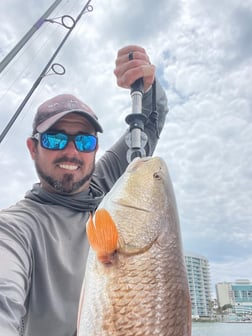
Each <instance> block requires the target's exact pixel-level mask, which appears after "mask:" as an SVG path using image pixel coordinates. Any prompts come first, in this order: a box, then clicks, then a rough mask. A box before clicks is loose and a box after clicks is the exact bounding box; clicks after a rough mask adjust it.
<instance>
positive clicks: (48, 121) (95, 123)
mask: <svg viewBox="0 0 252 336" xmlns="http://www.w3.org/2000/svg"><path fill="white" fill-rule="evenodd" d="M74 112H76V113H79V114H81V115H82V116H83V117H84V118H86V119H87V120H88V121H89V122H90V124H91V125H92V126H93V127H94V129H95V130H96V132H100V133H103V129H102V127H101V125H100V124H99V122H98V121H97V120H96V119H95V118H94V117H92V116H91V115H90V114H89V113H87V112H85V111H81V110H76V109H74V110H68V111H62V112H59V113H57V114H55V115H53V116H52V117H50V118H48V119H46V120H45V121H43V122H42V123H41V124H39V125H38V126H37V131H38V132H39V133H43V132H45V131H47V130H48V129H49V128H51V127H52V126H53V125H54V124H55V123H56V122H57V121H58V120H60V119H61V118H63V117H64V116H65V115H67V114H69V113H74Z"/></svg>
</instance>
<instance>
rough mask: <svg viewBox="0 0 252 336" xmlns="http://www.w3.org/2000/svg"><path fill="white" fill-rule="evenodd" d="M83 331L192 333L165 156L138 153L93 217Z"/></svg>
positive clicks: (94, 335)
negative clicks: (140, 154)
mask: <svg viewBox="0 0 252 336" xmlns="http://www.w3.org/2000/svg"><path fill="white" fill-rule="evenodd" d="M86 232H87V236H88V240H89V243H90V249H89V254H88V258H87V263H86V270H85V276H84V280H83V284H82V289H81V294H80V301H79V310H78V322H77V335H78V336H155V335H158V336H190V335H191V325H192V324H191V301H190V294H189V286H188V279H187V273H186V267H185V259H184V255H183V246H182V238H181V229H180V223H179V216H178V210H177V204H176V199H175V194H174V190H173V185H172V182H171V179H170V176H169V172H168V167H167V165H166V163H165V161H164V160H163V159H162V158H161V157H159V156H154V157H144V158H135V159H134V160H133V161H132V162H131V163H130V164H129V165H128V168H127V169H126V170H125V172H124V173H123V175H122V176H121V177H120V178H119V179H118V180H117V182H116V183H115V184H114V186H113V187H112V189H111V190H110V191H109V193H107V195H106V196H105V197H104V199H103V200H102V202H101V203H100V205H99V207H98V208H97V210H96V211H95V213H94V214H93V215H91V216H90V218H89V220H88V222H87V225H86Z"/></svg>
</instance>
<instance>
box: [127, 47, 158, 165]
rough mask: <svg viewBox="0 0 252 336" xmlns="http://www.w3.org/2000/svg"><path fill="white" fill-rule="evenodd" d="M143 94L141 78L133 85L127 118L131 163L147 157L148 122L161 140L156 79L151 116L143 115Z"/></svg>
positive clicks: (153, 86) (130, 56)
mask: <svg viewBox="0 0 252 336" xmlns="http://www.w3.org/2000/svg"><path fill="white" fill-rule="evenodd" d="M128 58H129V61H132V60H133V52H130V53H129V55H128ZM143 93H144V81H143V78H139V79H137V80H136V81H135V82H134V83H133V84H132V85H131V90H130V95H131V100H132V112H131V113H130V114H129V115H127V117H126V118H125V121H126V122H127V123H128V124H129V126H130V131H129V133H127V134H126V136H125V142H126V144H127V146H128V147H129V149H128V151H127V154H126V157H127V161H128V162H129V163H130V162H131V161H132V160H133V159H134V158H136V157H144V156H146V152H145V149H144V147H145V145H146V144H147V141H148V136H147V134H146V133H145V132H144V127H145V124H146V122H147V120H149V121H150V122H151V123H152V124H153V126H154V129H155V132H156V136H157V137H158V138H159V130H158V113H157V101H156V80H155V79H154V82H153V84H152V110H151V113H150V114H149V116H146V115H145V114H143V113H142V99H143Z"/></svg>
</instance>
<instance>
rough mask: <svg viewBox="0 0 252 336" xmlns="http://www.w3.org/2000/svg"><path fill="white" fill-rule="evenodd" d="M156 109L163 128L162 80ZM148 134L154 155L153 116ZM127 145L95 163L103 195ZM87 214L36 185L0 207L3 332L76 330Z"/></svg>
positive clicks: (95, 182)
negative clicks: (46, 197)
mask: <svg viewBox="0 0 252 336" xmlns="http://www.w3.org/2000/svg"><path fill="white" fill-rule="evenodd" d="M151 108H152V104H151V91H149V92H147V93H146V94H144V96H143V113H144V114H146V115H147V116H148V115H149V114H150V112H151ZM157 112H158V129H159V131H161V130H162V128H163V125H164V122H165V116H166V114H167V112H168V108H167V100H166V96H165V93H164V91H163V89H162V88H161V86H160V85H159V83H158V82H157ZM145 133H146V134H147V135H148V143H147V145H146V154H147V155H152V153H153V151H154V149H155V146H156V144H157V140H158V138H157V134H156V130H155V127H154V126H153V124H152V121H151V120H148V121H147V123H146V127H145ZM127 149H128V147H127V146H126V144H125V141H124V136H123V137H121V139H119V140H118V142H117V143H116V144H115V145H114V146H113V147H112V148H111V149H110V150H108V151H107V152H106V153H105V154H104V156H103V157H102V158H101V159H100V160H99V161H98V162H97V164H96V169H95V173H94V175H93V179H92V183H91V188H93V189H94V190H98V191H100V194H103V193H104V194H106V193H107V192H108V191H109V190H110V189H111V187H112V186H113V184H114V183H115V181H116V180H117V179H118V177H119V176H120V175H121V174H122V173H123V172H124V170H125V169H126V167H127V164H128V163H127V160H126V151H127ZM29 195H37V196H36V197H34V198H33V197H30V196H29ZM68 197H69V196H68ZM83 202H84V201H83ZM88 216H89V212H87V211H78V210H76V209H72V208H71V207H67V206H65V205H61V204H57V202H56V203H55V204H53V202H43V201H40V185H38V184H37V185H34V187H33V189H32V190H31V191H29V192H28V193H27V195H26V197H25V198H24V199H23V200H21V201H19V202H18V203H17V204H16V205H13V206H12V207H10V208H8V209H4V210H2V211H0V335H4V336H17V335H25V336H45V335H47V336H72V335H73V334H74V332H75V330H76V323H77V322H76V321H77V310H78V303H79V296H80V289H81V284H82V281H83V277H84V271H85V264H86V258H87V253H88V248H89V245H88V241H87V238H86V232H85V225H86V222H87V219H88Z"/></svg>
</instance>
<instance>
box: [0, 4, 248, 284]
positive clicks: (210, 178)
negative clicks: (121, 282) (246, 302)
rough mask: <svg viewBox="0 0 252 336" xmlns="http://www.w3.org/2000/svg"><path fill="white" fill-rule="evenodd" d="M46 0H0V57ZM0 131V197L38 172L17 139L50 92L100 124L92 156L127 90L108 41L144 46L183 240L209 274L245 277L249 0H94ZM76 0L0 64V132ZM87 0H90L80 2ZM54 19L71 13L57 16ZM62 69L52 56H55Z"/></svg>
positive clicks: (16, 195) (106, 140)
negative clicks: (162, 116)
mask: <svg viewBox="0 0 252 336" xmlns="http://www.w3.org/2000/svg"><path fill="white" fill-rule="evenodd" d="M52 3H53V0H40V2H39V5H38V2H37V0H26V1H25V2H24V1H22V0H10V1H5V0H4V1H1V2H0V31H1V33H0V60H2V59H3V58H4V57H5V56H6V55H7V54H8V53H9V52H10V51H11V50H12V48H13V47H14V46H15V45H16V44H17V43H18V42H19V41H20V40H21V38H22V37H23V36H24V35H25V34H26V33H27V32H28V30H29V29H31V27H32V26H33V25H34V24H35V22H37V20H38V19H39V18H40V17H41V16H42V15H43V14H44V13H45V12H46V10H47V9H48V8H49V7H50V6H51V5H52ZM90 4H91V5H92V7H93V10H92V11H91V10H90V11H89V12H87V13H86V14H84V15H83V16H82V17H81V19H80V20H79V22H78V23H77V24H76V26H75V28H74V29H73V31H72V33H71V34H70V35H69V38H68V39H67V41H66V42H65V44H64V45H63V47H62V48H61V50H60V51H59V53H58V54H57V56H56V58H55V60H54V63H57V64H61V65H62V66H63V67H64V69H65V74H64V75H56V74H55V73H53V71H52V70H51V69H49V71H48V73H47V74H46V76H44V77H43V79H42V80H41V82H40V84H39V86H38V87H37V88H36V90H35V91H34V93H33V94H32V95H31V97H30V99H29V100H28V101H27V103H26V104H25V106H24V108H23V109H22V111H21V112H20V114H19V116H18V118H17V120H16V121H15V123H14V124H13V126H12V127H11V129H10V131H9V132H8V133H7V135H6V136H5V138H4V140H3V141H2V143H0V157H1V170H0V185H1V195H0V208H5V207H8V206H10V205H11V204H13V203H15V202H17V201H18V200H19V199H21V198H22V197H23V195H24V194H25V192H26V191H27V190H28V189H30V188H31V186H32V184H33V183H35V182H37V180H38V179H37V176H36V173H35V170H34V166H33V162H32V160H31V159H30V157H29V154H28V151H27V149H26V139H27V137H28V136H29V135H30V134H31V129H32V127H31V125H32V120H33V116H34V113H35V111H36V108H37V106H38V105H39V104H40V103H42V102H43V101H44V100H46V99H48V98H50V97H52V96H55V95H57V94H60V93H72V94H74V95H76V96H77V97H79V98H81V99H82V100H83V101H85V102H86V103H87V104H88V105H90V106H91V107H92V108H93V109H94V110H95V111H96V113H97V115H98V116H99V120H100V122H101V124H102V125H103V128H104V133H103V134H102V135H100V137H99V138H100V139H99V141H100V153H99V154H98V158H99V157H100V156H101V155H102V154H103V153H104V151H105V150H106V149H108V148H109V147H110V145H111V144H112V143H113V142H114V141H115V140H116V139H117V138H118V137H119V135H120V134H122V132H123V131H124V130H125V128H126V127H127V124H126V122H125V117H126V116H127V115H128V114H129V113H130V112H131V97H130V93H129V90H126V89H122V88H119V87H118V86H117V84H116V78H115V76H114V74H113V70H114V67H115V58H116V54H117V51H118V49H120V48H122V47H124V46H126V45H129V44H138V45H140V46H142V47H144V48H145V49H146V51H147V52H148V55H149V57H150V59H151V62H152V63H153V64H155V66H156V76H157V78H158V80H159V81H160V82H161V84H162V86H163V87H164V89H165V91H166V94H167V97H168V106H169V114H168V116H167V119H166V123H165V127H164V129H163V132H162V135H161V137H160V140H159V144H158V146H157V149H156V151H155V154H154V155H156V156H161V157H162V158H163V159H164V160H165V161H166V163H167V166H168V169H169V172H170V176H171V179H172V182H173V186H174V191H175V195H176V199H177V205H178V211H179V217H180V225H181V232H182V239H183V246H184V249H185V250H186V251H189V252H192V253H195V254H199V255H202V256H204V257H205V258H207V259H208V260H209V264H210V275H211V282H212V285H213V286H214V285H215V284H216V283H217V282H223V281H230V282H234V281H235V280H236V279H240V278H246V279H250V280H251V281H252V226H251V224H252V94H251V92H252V81H251V78H252V43H251V41H252V0H222V1H219V0H218V1H217V0H204V1H201V0H159V1H156V0H138V1H135V0H127V1H123V0H99V1H98V0H93V1H91V3H90ZM84 5H85V1H80V0H72V1H69V0H62V1H61V3H60V4H59V5H58V6H57V8H56V9H55V10H54V12H53V13H52V14H51V15H50V16H49V18H50V19H52V18H54V19H55V18H56V19H55V20H56V23H55V22H54V23H52V22H44V23H43V24H42V26H41V27H40V28H39V29H38V30H37V31H36V33H35V34H34V35H33V36H32V38H31V39H30V40H29V41H28V42H27V43H26V45H25V46H24V47H23V48H22V49H21V51H20V52H19V53H18V54H17V56H16V57H15V58H14V59H13V60H12V61H11V62H10V64H9V65H8V66H7V67H6V68H5V69H4V70H3V71H2V73H1V74H0V132H2V131H3V129H4V127H5V126H6V125H7V123H8V122H9V121H10V119H11V117H12V116H13V114H14V113H15V112H16V111H17V109H18V108H19V106H20V105H21V104H22V102H23V100H24V99H25V97H26V96H27V94H28V93H29V90H30V89H31V88H32V86H33V84H34V82H35V81H36V80H37V78H38V76H39V75H40V74H41V72H42V70H43V69H44V67H45V66H46V64H47V62H48V61H49V59H50V58H51V57H52V55H53V53H54V52H55V50H56V49H57V47H58V46H59V44H60V43H61V41H62V39H63V38H64V36H65V35H66V33H67V31H68V30H67V29H66V28H64V27H63V26H62V25H60V24H59V23H60V22H61V21H60V20H61V19H60V17H62V16H63V15H70V16H72V17H73V18H76V17H77V15H78V14H79V12H80V11H81V10H82V9H83V7H84ZM90 9H91V8H90ZM65 20H66V21H64V22H65V23H66V22H67V23H68V22H70V19H68V20H67V19H65ZM56 69H57V70H61V69H62V68H60V67H59V66H58V67H57V68H56Z"/></svg>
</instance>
